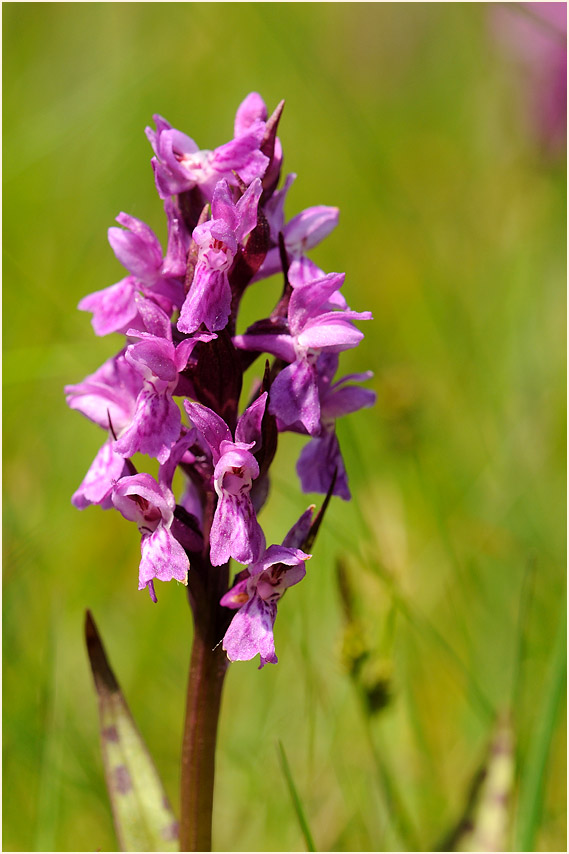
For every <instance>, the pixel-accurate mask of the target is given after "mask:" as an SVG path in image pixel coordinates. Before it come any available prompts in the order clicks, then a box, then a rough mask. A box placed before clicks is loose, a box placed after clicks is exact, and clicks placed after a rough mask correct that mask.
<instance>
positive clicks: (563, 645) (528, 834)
mask: <svg viewBox="0 0 569 854" xmlns="http://www.w3.org/2000/svg"><path fill="white" fill-rule="evenodd" d="M566 620H567V614H566V605H564V606H563V611H562V613H561V615H560V618H559V623H558V627H557V635H556V637H555V643H554V646H553V649H552V652H551V658H550V663H549V668H548V673H547V678H546V680H545V683H544V691H543V695H542V701H541V707H540V708H539V710H538V715H537V724H536V727H535V730H534V732H533V736H532V739H531V741H530V744H529V748H528V753H527V758H526V762H525V767H524V768H523V771H522V778H521V781H520V795H519V800H518V821H517V828H516V837H517V838H516V840H515V847H514V850H515V851H535V843H536V836H537V832H538V830H539V823H540V819H541V808H542V805H543V796H544V789H545V770H546V766H547V759H548V756H549V751H550V748H551V742H552V739H553V731H554V729H555V722H556V719H557V713H558V711H559V706H560V704H561V700H562V697H563V686H564V684H565V674H566V668H567V659H566V652H567V641H566V637H567V624H566Z"/></svg>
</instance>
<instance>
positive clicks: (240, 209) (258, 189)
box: [235, 178, 263, 243]
mask: <svg viewBox="0 0 569 854" xmlns="http://www.w3.org/2000/svg"><path fill="white" fill-rule="evenodd" d="M262 192H263V185H262V183H261V179H260V178H255V180H254V181H253V182H252V184H250V186H249V187H247V189H246V191H245V192H244V193H243V195H242V196H241V198H240V199H239V201H238V202H237V206H236V209H237V213H238V215H239V225H238V227H237V228H236V230H235V238H236V240H237V242H238V243H242V242H243V240H244V238H245V237H247V235H248V234H249V233H250V232H251V231H253V229H254V228H255V226H256V225H257V207H258V204H259V199H260V198H261V193H262Z"/></svg>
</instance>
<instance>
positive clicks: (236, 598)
mask: <svg viewBox="0 0 569 854" xmlns="http://www.w3.org/2000/svg"><path fill="white" fill-rule="evenodd" d="M244 572H246V570H244ZM248 584H249V578H248V577H247V578H243V579H242V580H241V581H238V582H237V584H236V585H235V586H234V587H232V588H231V590H228V591H227V593H226V594H225V595H224V596H222V597H221V599H220V600H219V604H220V605H223V607H224V608H241V606H242V605H244V604H245V602H248V601H249V599H250V596H249V594H248V592H247V585H248Z"/></svg>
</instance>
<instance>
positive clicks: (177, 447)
mask: <svg viewBox="0 0 569 854" xmlns="http://www.w3.org/2000/svg"><path fill="white" fill-rule="evenodd" d="M182 429H183V431H184V432H183V433H182V435H181V436H180V438H179V439H178V441H177V442H176V443H175V444H174V445H173V447H172V448H171V449H170V456H169V457H168V459H167V460H166V462H165V463H163V464H162V465H161V466H160V469H159V471H158V481H159V482H160V483H161V484H165V485H166V486H167V487H168V489H172V481H173V479H174V472H175V471H176V468H177V466H178V464H179V463H180V461H181V460H182V457H183V456H184V454H185V453H186V451H187V450H188V448H189V447H190V445H192V444H193V443H194V442H195V441H196V431H195V429H193V428H191V429H190V430H186V428H185V427H183V428H182Z"/></svg>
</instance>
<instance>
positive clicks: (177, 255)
mask: <svg viewBox="0 0 569 854" xmlns="http://www.w3.org/2000/svg"><path fill="white" fill-rule="evenodd" d="M164 211H165V212H166V217H167V219H168V248H167V250H166V257H165V258H164V263H163V265H162V275H163V276H185V275H186V268H187V258H188V249H189V248H190V235H189V234H188V232H187V230H186V226H185V225H184V221H183V219H182V217H181V214H180V212H179V210H178V208H177V207H176V205H175V204H174V202H173V201H172V199H171V198H170V197H169V198H167V199H165V200H164Z"/></svg>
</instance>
